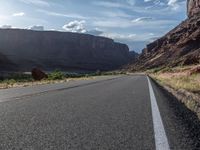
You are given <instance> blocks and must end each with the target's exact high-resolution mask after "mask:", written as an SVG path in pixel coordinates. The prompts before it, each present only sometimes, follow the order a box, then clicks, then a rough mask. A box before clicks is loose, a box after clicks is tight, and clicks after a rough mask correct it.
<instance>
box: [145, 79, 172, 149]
mask: <svg viewBox="0 0 200 150" xmlns="http://www.w3.org/2000/svg"><path fill="white" fill-rule="evenodd" d="M147 80H148V85H149V93H150V99H151V109H152V117H153V126H154V137H155V146H156V150H170V148H169V143H168V139H167V136H166V133H165V129H164V125H163V122H162V118H161V115H160V111H159V108H158V104H157V101H156V97H155V94H154V91H153V87H152V85H151V81H150V79H149V77H148V76H147Z"/></svg>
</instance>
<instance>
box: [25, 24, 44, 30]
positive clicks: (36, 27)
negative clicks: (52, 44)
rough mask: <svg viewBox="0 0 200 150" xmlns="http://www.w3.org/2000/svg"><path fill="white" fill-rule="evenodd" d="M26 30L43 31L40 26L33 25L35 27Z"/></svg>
mask: <svg viewBox="0 0 200 150" xmlns="http://www.w3.org/2000/svg"><path fill="white" fill-rule="evenodd" d="M28 29H29V30H34V31H44V27H43V26H41V25H35V26H32V27H29V28H28Z"/></svg>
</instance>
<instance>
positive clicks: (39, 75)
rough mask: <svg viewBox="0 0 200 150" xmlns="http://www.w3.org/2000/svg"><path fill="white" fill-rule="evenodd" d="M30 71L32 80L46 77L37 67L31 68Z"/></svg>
mask: <svg viewBox="0 0 200 150" xmlns="http://www.w3.org/2000/svg"><path fill="white" fill-rule="evenodd" d="M31 73H32V77H33V79H34V80H42V79H45V78H48V76H47V75H46V74H45V73H44V72H43V71H42V70H40V69H39V68H33V69H32V71H31Z"/></svg>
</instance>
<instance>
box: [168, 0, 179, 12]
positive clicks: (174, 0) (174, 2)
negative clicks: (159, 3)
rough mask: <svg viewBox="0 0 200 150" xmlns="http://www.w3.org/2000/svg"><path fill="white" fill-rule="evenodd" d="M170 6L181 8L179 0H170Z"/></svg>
mask: <svg viewBox="0 0 200 150" xmlns="http://www.w3.org/2000/svg"><path fill="white" fill-rule="evenodd" d="M167 4H168V5H169V6H170V7H172V9H174V10H177V9H179V8H180V5H179V3H178V0H168V3H167Z"/></svg>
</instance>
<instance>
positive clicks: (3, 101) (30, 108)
mask: <svg viewBox="0 0 200 150" xmlns="http://www.w3.org/2000/svg"><path fill="white" fill-rule="evenodd" d="M188 118H189V119H188ZM191 118H192V119H191ZM195 119H196V118H195V115H193V114H192V113H191V112H189V111H188V110H187V109H186V108H185V107H184V106H183V105H181V104H179V103H178V102H177V101H175V100H174V99H172V98H171V97H170V96H169V95H168V94H165V93H164V92H163V90H162V89H160V88H159V87H158V86H157V85H156V84H155V83H154V82H152V81H151V80H150V79H148V78H147V76H145V75H123V76H108V77H98V78H96V79H92V80H80V81H73V82H69V83H59V84H51V85H39V86H33V87H25V88H13V89H7V90H0V149H1V150H7V149H8V150H10V149H13V150H19V149H25V150H29V149H30V150H48V149H49V150H55V149H58V150H68V149H69V150H96V149H97V150H169V149H171V150H192V149H200V147H199V146H200V145H199V139H198V138H199V137H198V135H197V133H198V131H197V129H196V127H195V126H193V125H191V122H188V120H195Z"/></svg>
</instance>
